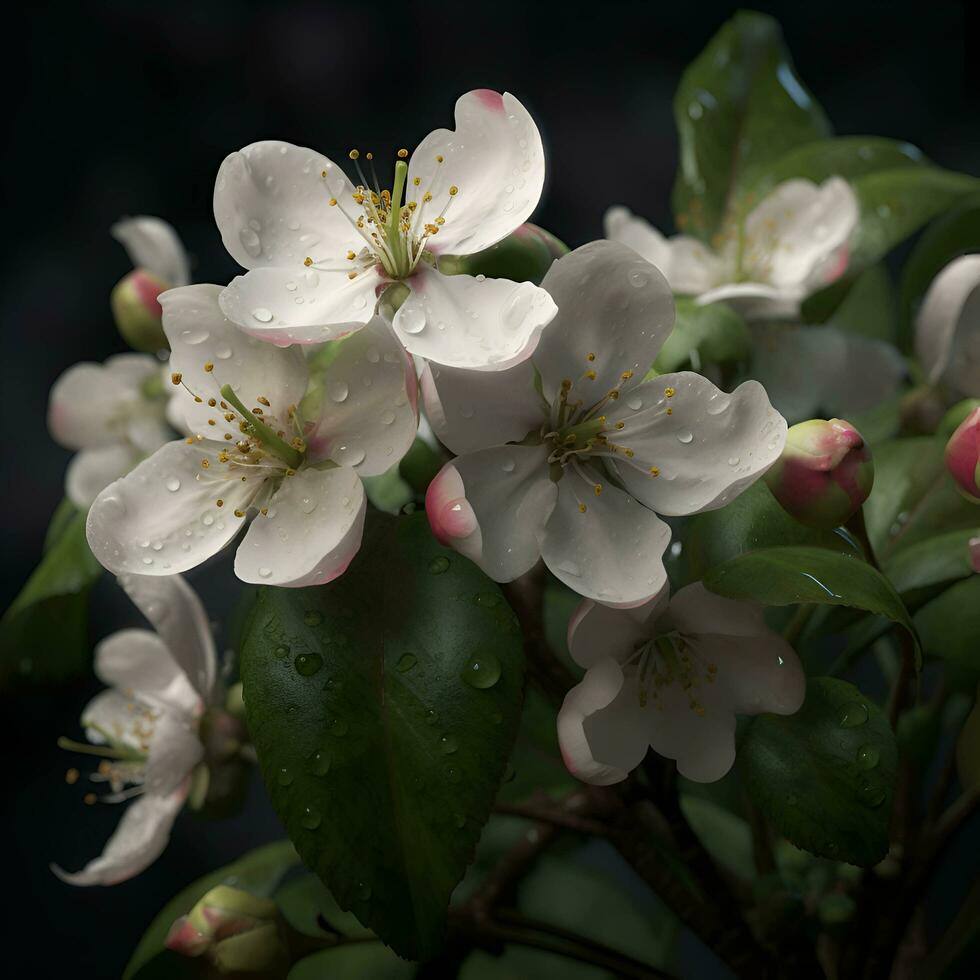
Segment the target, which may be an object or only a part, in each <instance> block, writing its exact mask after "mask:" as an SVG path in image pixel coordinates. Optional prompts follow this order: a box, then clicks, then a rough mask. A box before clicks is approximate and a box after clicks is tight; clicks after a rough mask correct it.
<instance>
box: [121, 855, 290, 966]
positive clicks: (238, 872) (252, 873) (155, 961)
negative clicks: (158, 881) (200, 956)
mask: <svg viewBox="0 0 980 980" xmlns="http://www.w3.org/2000/svg"><path fill="white" fill-rule="evenodd" d="M297 864H299V856H298V855H297V853H296V851H295V850H294V849H293V845H292V844H290V843H289V841H276V842H275V843H273V844H266V845H265V846H264V847H258V848H256V849H255V850H254V851H249V852H248V853H247V854H245V855H244V856H243V857H241V858H239V859H238V860H237V861H234V862H233V863H231V864H229V865H226V866H225V867H223V868H219V869H218V870H217V871H212V872H211V873H210V874H206V875H204V877H203V878H199V879H198V880H197V881H195V882H193V883H192V884H190V885H188V886H187V887H186V888H184V889H183V890H182V891H180V892H178V893H177V894H176V895H175V896H174V897H173V898H172V899H170V901H169V902H167V904H166V905H164V907H163V908H162V909H161V910H160V911H159V912H158V913H157V915H156V917H155V918H154V919H153V921H152V922H151V923H150V927H149V929H147V930H146V932H145V933H144V934H143V938H142V939H141V940H140V941H139V945H138V946H137V947H136V949H135V951H134V952H133V955H132V957H131V958H130V960H129V963H128V964H127V965H126V971H125V973H123V980H143V978H149V977H150V976H152V977H166V976H174V975H180V974H181V973H184V972H185V970H183V969H182V967H184V966H185V964H186V961H185V960H183V959H182V958H181V957H179V956H177V955H176V954H173V953H170V952H169V951H168V950H167V949H165V948H164V945H163V943H164V940H165V939H166V938H167V933H168V932H169V931H170V927H171V926H172V925H173V924H174V920H175V919H178V918H180V916H182V915H186V914H187V913H188V912H190V910H191V909H192V908H193V907H194V905H195V904H196V903H197V901H198V900H199V899H200V898H202V897H203V896H204V895H206V894H207V893H208V892H209V891H210V890H211V889H212V888H214V887H215V886H216V885H222V884H224V885H234V886H235V887H236V888H241V889H242V890H243V891H248V892H252V894H254V895H260V896H262V897H268V896H270V895H272V893H273V892H274V891H275V889H276V886H277V885H278V884H279V882H280V881H281V880H282V878H283V876H284V875H285V874H286V873H287V872H288V871H289V870H290V869H291V868H294V867H295V866H296V865H297Z"/></svg>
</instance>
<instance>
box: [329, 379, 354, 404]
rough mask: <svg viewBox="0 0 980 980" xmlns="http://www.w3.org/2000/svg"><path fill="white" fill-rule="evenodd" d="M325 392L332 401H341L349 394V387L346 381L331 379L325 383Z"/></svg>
mask: <svg viewBox="0 0 980 980" xmlns="http://www.w3.org/2000/svg"><path fill="white" fill-rule="evenodd" d="M327 394H328V395H329V396H330V398H331V400H332V401H335V402H342V401H344V399H346V398H347V396H348V395H349V394H350V388H349V387H348V385H347V382H346V381H331V382H330V384H328V385H327Z"/></svg>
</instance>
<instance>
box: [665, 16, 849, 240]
mask: <svg viewBox="0 0 980 980" xmlns="http://www.w3.org/2000/svg"><path fill="white" fill-rule="evenodd" d="M674 119H675V121H676V123H677V132H678V137H679V140H680V166H679V168H678V171H677V177H676V180H675V182H674V191H673V199H672V202H673V206H674V213H675V215H676V216H677V224H678V227H680V228H681V229H682V230H684V231H690V232H692V233H693V234H696V235H698V236H700V237H701V238H705V239H708V238H710V237H711V236H712V234H713V233H714V232H715V231H717V230H718V229H719V228H720V227H721V226H722V224H723V223H724V222H725V221H726V220H727V219H729V218H730V217H731V215H730V214H729V213H728V212H729V209H730V208H731V206H732V204H733V202H734V201H736V200H737V199H738V198H739V196H740V195H741V194H742V192H743V191H744V190H746V189H747V188H749V187H752V186H753V184H754V183H755V182H756V181H757V180H758V179H759V176H760V175H761V173H762V172H763V171H764V169H765V168H766V167H767V166H768V165H769V164H770V163H772V161H774V160H777V159H778V158H779V157H781V156H783V155H784V154H785V153H787V152H788V151H789V150H791V149H793V148H794V147H797V146H799V145H800V144H802V143H808V142H810V141H812V140H815V139H821V138H823V137H826V136H829V135H830V125H829V123H828V122H827V118H826V116H825V115H824V113H823V110H822V109H821V108H820V106H819V105H817V103H816V102H815V101H814V99H813V97H812V96H811V95H810V93H809V92H808V91H807V90H806V88H805V87H804V86H803V84H802V83H801V82H800V80H799V78H798V77H797V76H796V73H795V71H794V69H793V65H792V62H791V61H790V57H789V53H788V52H787V50H786V46H785V44H784V43H783V38H782V33H781V31H780V29H779V25H778V24H777V23H776V21H775V20H773V19H772V18H771V17H767V16H765V15H763V14H757V13H753V12H750V11H741V12H739V13H738V14H736V15H735V17H733V18H732V20H730V21H728V23H727V24H725V25H724V26H723V27H722V28H721V30H720V31H718V33H717V34H716V35H715V36H714V38H712V40H711V41H710V42H709V43H708V46H707V47H706V48H705V49H704V51H703V52H702V53H701V54H700V55H699V56H698V57H697V58H696V59H695V60H694V61H693V62H692V63H691V64H690V65H689V66H688V68H687V70H686V71H685V72H684V75H683V77H682V78H681V82H680V85H679V86H678V89H677V94H676V95H675V97H674Z"/></svg>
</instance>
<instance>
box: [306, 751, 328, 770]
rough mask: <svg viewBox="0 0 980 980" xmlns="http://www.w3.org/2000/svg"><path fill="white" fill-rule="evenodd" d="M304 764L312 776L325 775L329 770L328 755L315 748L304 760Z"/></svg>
mask: <svg viewBox="0 0 980 980" xmlns="http://www.w3.org/2000/svg"><path fill="white" fill-rule="evenodd" d="M306 766H307V768H308V769H309V770H310V772H311V773H313V775H314V776H326V774H327V773H328V772H330V756H329V755H327V753H326V752H324V751H322V750H320V749H317V751H316V752H314V753H313V754H312V755H311V756H310V757H309V759H307V760H306Z"/></svg>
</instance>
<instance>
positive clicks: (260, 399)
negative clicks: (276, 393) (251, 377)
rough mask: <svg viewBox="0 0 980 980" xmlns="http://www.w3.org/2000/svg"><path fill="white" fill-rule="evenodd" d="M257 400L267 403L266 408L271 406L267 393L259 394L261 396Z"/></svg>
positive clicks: (261, 403)
mask: <svg viewBox="0 0 980 980" xmlns="http://www.w3.org/2000/svg"><path fill="white" fill-rule="evenodd" d="M255 400H256V401H257V402H258V403H259V404H260V405H265V407H266V408H268V407H269V399H268V398H266V397H265V395H259V397H258V398H256V399H255Z"/></svg>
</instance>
